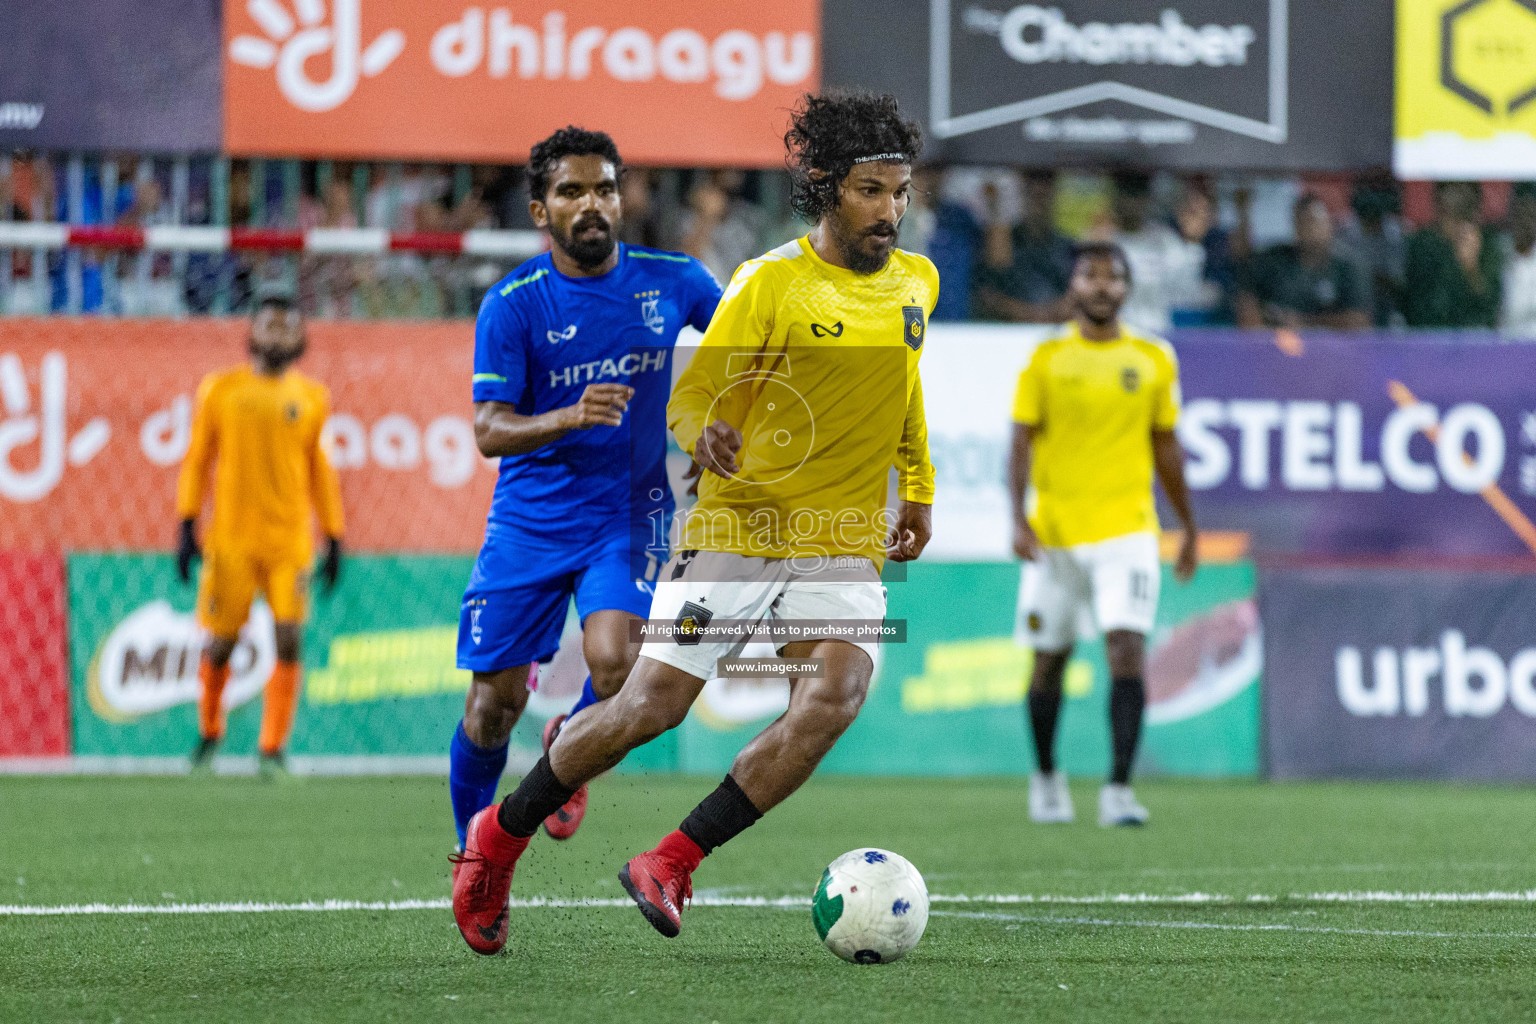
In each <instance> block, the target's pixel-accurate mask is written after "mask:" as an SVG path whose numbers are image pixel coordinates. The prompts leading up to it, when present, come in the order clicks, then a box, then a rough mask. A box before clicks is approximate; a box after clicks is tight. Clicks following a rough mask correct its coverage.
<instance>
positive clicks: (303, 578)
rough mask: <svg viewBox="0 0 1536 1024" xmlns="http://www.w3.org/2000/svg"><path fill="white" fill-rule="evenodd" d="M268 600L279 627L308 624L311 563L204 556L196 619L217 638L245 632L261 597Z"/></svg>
mask: <svg viewBox="0 0 1536 1024" xmlns="http://www.w3.org/2000/svg"><path fill="white" fill-rule="evenodd" d="M257 592H260V593H262V594H265V595H266V598H267V604H268V605H269V606H270V607H271V608H272V617H273V618H274V619H276V620H277V621H278V622H279V623H297V622H302V621H304V615H305V613H306V611H307V609H308V596H309V563H308V562H296V561H293V560H291V559H269V558H264V557H262V556H261V555H260V554H255V553H251V552H245V551H221V550H218V549H215V548H209V549H208V550H207V551H205V552H203V571H202V577H201V579H200V580H199V582H198V589H197V617H198V620H199V621H200V622H201V623H202V625H203V628H204V629H206V630H208V632H210V633H212V634H213V635H214V636H217V637H224V638H226V639H227V638H231V637H234V636H235V635H236V634H238V633H239V632H240V627H241V626H244V625H245V620H246V618H247V617H249V616H250V614H251V602H252V601H254V600H256V594H257Z"/></svg>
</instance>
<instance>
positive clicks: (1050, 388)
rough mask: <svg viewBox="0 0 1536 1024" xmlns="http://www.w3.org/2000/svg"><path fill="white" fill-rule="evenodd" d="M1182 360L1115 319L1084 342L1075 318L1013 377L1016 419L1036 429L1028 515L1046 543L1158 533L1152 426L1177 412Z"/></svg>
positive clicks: (1166, 426)
mask: <svg viewBox="0 0 1536 1024" xmlns="http://www.w3.org/2000/svg"><path fill="white" fill-rule="evenodd" d="M1179 402H1180V398H1179V364H1178V358H1177V357H1176V356H1175V355H1174V352H1173V347H1172V346H1171V345H1169V344H1168V343H1167V342H1166V341H1163V340H1161V339H1160V338H1153V337H1148V336H1144V335H1138V334H1135V333H1132V332H1131V331H1130V330H1128V329H1127V328H1126V327H1125V325H1124V324H1122V325H1121V327H1120V336H1119V337H1118V338H1116V339H1115V340H1113V341H1089V340H1087V339H1086V338H1084V337H1083V335H1082V332H1081V331H1079V330H1078V328H1077V325H1076V324H1075V323H1073V324H1071V325H1069V326H1068V328H1067V330H1066V332H1065V333H1064V334H1062V335H1061V336H1060V337H1056V338H1052V339H1050V340H1048V341H1044V342H1041V344H1040V346H1039V347H1038V348H1036V349H1035V351H1034V354H1033V355H1032V356H1031V357H1030V360H1029V365H1028V366H1026V367H1025V368H1024V372H1023V373H1021V374H1020V375H1019V387H1018V391H1017V392H1016V393H1015V396H1014V401H1013V419H1014V422H1015V423H1022V424H1026V425H1029V426H1033V427H1035V428H1036V432H1035V444H1034V460H1033V463H1032V465H1031V470H1030V482H1031V484H1033V487H1034V495H1033V501H1032V507H1031V509H1030V514H1029V522H1030V525H1031V526H1032V527H1034V530H1035V533H1036V534H1038V535H1039V537H1040V543H1042V544H1045V545H1048V546H1050V547H1071V546H1073V545H1075V544H1092V543H1094V542H1095V541H1101V540H1108V539H1109V538H1111V537H1120V536H1124V535H1125V534H1128V533H1140V532H1144V531H1155V530H1156V529H1157V507H1156V504H1155V502H1154V501H1153V498H1152V477H1153V462H1152V431H1154V430H1172V429H1173V428H1174V426H1175V424H1177V423H1178V419H1179Z"/></svg>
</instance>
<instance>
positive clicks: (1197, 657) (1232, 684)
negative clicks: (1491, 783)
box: [678, 560, 1262, 776]
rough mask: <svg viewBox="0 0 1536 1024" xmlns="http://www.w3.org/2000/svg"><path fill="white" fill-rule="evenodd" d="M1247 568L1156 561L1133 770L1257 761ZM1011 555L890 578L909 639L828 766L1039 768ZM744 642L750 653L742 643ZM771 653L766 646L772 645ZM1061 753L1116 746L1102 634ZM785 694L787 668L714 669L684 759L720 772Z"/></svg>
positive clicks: (1075, 676)
mask: <svg viewBox="0 0 1536 1024" xmlns="http://www.w3.org/2000/svg"><path fill="white" fill-rule="evenodd" d="M1254 580H1255V577H1254V568H1253V565H1252V563H1250V562H1247V561H1243V560H1239V561H1230V562H1225V563H1218V564H1211V565H1207V566H1205V567H1203V568H1202V569H1201V571H1200V575H1199V576H1198V577H1197V578H1196V579H1195V581H1194V582H1193V583H1192V584H1190V585H1187V586H1184V585H1179V584H1176V583H1175V582H1174V581H1173V579H1172V576H1171V574H1170V573H1169V572H1168V571H1167V570H1166V569H1165V570H1164V580H1163V584H1162V588H1163V589H1162V600H1161V603H1160V605H1159V608H1158V617H1157V624H1156V626H1155V627H1154V629H1153V631H1152V634H1151V636H1150V637H1149V638H1148V650H1149V652H1150V653H1149V656H1148V664H1147V701H1148V705H1147V730H1146V734H1145V736H1144V737H1143V740H1142V748H1141V749H1142V753H1141V762H1140V763H1141V769H1140V770H1142V771H1144V772H1147V773H1151V774H1161V775H1188V776H1251V775H1254V774H1255V773H1256V772H1257V771H1258V750H1259V685H1260V675H1261V669H1262V653H1261V638H1260V629H1259V621H1258V614H1257V609H1256V607H1255V603H1254ZM1018 583H1019V569H1018V565H1017V564H1016V563H1013V562H986V563H976V562H971V563H963V562H962V563H947V564H945V563H935V564H929V563H927V562H925V561H924V562H916V563H914V564H913V565H912V566H911V567H910V568H909V570H908V576H907V579H906V580H905V581H903V582H900V583H891V584H890V585H889V586H888V588H887V589H888V591H889V607H888V610H887V619H888V621H895V620H901V621H905V622H906V623H907V642H906V643H904V644H888V645H886V646H884V647H883V648H882V649H881V652H880V658H879V660H878V662H877V664H876V668H875V680H874V683H873V685H872V687H871V689H870V693H869V697H868V699H867V700H866V701H865V704H864V709H863V711H862V712H861V713H860V715H859V718H858V720H857V721H856V722H855V723H854V724H853V726H852V728H850V729H849V730H848V732H847V734H846V735H844V736H843V738H842V739H841V740H839V741H838V744H837V746H836V747H834V748H833V750H832V752H831V753H830V754H829V755H828V756H827V759H826V761H825V767H826V768H827V769H828V770H829V771H835V772H840V773H845V774H876V775H1014V774H1022V773H1026V772H1028V771H1029V770H1030V768H1031V766H1032V763H1033V762H1032V757H1031V754H1030V750H1029V745H1028V743H1029V741H1028V740H1027V739H1026V738H1025V719H1024V696H1025V692H1026V681H1027V679H1028V677H1029V670H1030V659H1031V654H1030V651H1029V650H1028V649H1027V648H1023V647H1020V646H1018V645H1017V644H1016V643H1015V642H1014V639H1013V619H1014V608H1015V604H1016V600H1017V596H1018ZM749 653H750V652H749ZM765 653H766V651H765ZM1064 686H1065V693H1066V697H1067V699H1066V701H1065V703H1064V704H1063V705H1062V716H1063V717H1062V724H1061V729H1062V740H1061V744H1060V749H1061V750H1062V759H1061V764H1062V767H1063V769H1064V770H1065V771H1067V772H1069V773H1071V774H1074V775H1079V774H1081V775H1097V774H1099V773H1101V772H1103V771H1104V770H1105V768H1106V766H1107V764H1108V759H1109V740H1108V737H1107V735H1106V730H1105V728H1104V723H1105V721H1106V718H1107V715H1108V700H1109V669H1108V665H1107V663H1106V662H1105V660H1104V645H1103V642H1102V641H1101V640H1099V639H1098V638H1092V639H1084V641H1083V642H1081V643H1080V644H1079V645H1078V646H1077V648H1076V650H1075V652H1074V655H1073V658H1072V660H1071V662H1070V663H1069V664H1068V666H1067V674H1066V679H1065V683H1064ZM788 703H789V687H788V684H787V683H785V682H782V681H777V682H770V681H766V680H765V681H761V682H759V681H754V680H739V679H732V680H726V679H714V680H711V681H710V682H708V683H707V684H705V687H704V692H703V694H701V695H700V697H699V699H698V701H697V702H696V703H695V704H694V707H693V711H692V713H691V714H690V715H689V717H688V720H687V721H686V722H685V723H684V724H683V727H682V729H681V730H680V733H681V735H680V738H679V741H678V742H679V754H678V756H679V767H680V768H682V769H683V770H685V771H691V772H701V773H705V774H709V773H716V772H723V771H725V770H727V769H728V768H729V767H730V765H731V761H732V759H733V758H734V757H735V756H736V753H737V751H739V750H740V749H741V748H742V746H743V745H744V744H745V743H746V742H747V741H748V740H749V739H751V738H752V736H754V735H756V734H757V733H758V732H759V731H761V730H762V728H763V727H764V726H766V725H767V724H768V723H769V722H770V721H772V720H773V719H774V718H776V717H778V716H779V715H780V714H782V713H783V712H784V710H785V708H787V707H788Z"/></svg>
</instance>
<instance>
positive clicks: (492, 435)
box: [475, 384, 635, 459]
mask: <svg viewBox="0 0 1536 1024" xmlns="http://www.w3.org/2000/svg"><path fill="white" fill-rule="evenodd" d="M634 395H635V389H634V388H632V387H629V386H628V385H626V384H588V385H587V387H586V390H584V391H583V392H582V393H581V397H580V398H578V399H577V400H576V401H575V402H574V403H572V404H571V405H567V406H562V407H561V408H559V409H551V410H550V411H549V412H544V413H539V414H537V415H534V416H525V415H523V414H522V413H520V412H518V411H517V408H516V407H515V406H513V405H511V404H509V403H507V402H476V403H475V443H476V445H478V446H479V448H480V454H481V455H484V456H485V457H486V458H488V459H494V458H500V457H501V456H504V455H526V454H528V453H529V452H531V451H536V450H538V449H539V448H542V447H544V446H545V445H546V444H549V443H550V442H551V441H556V440H558V439H560V438H562V437H564V436H565V435H566V434H569V433H570V432H571V431H573V430H588V429H590V428H592V427H616V426H618V425H619V424H620V423H622V422H623V421H624V412H625V410H627V409H628V408H629V400H630V399H631V398H633V397H634Z"/></svg>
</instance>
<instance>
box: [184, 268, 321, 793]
mask: <svg viewBox="0 0 1536 1024" xmlns="http://www.w3.org/2000/svg"><path fill="white" fill-rule="evenodd" d="M305 344H306V338H305V334H304V323H303V320H302V318H301V317H300V315H299V311H298V310H296V309H294V308H293V306H292V305H291V304H290V303H289V302H288V301H287V300H286V299H283V298H280V297H269V298H266V299H264V300H263V301H262V302H261V303H260V304H259V305H258V307H257V309H256V312H255V315H254V317H253V318H252V320H251V335H250V352H251V362H250V364H249V365H247V366H239V367H234V368H232V369H228V370H220V371H218V372H216V373H211V374H209V375H208V376H207V377H205V378H203V382H202V384H201V385H200V386H199V387H198V390H197V404H196V407H195V409H194V411H193V414H192V441H191V445H190V447H189V448H188V449H187V457H186V459H185V461H183V462H182V464H181V476H180V479H179V480H178V482H177V485H176V514H177V516H178V517H179V518H180V520H181V535H180V542H179V545H178V551H177V559H176V568H177V572H178V573H179V574H180V576H181V579H182V581H183V582H187V581H188V580H189V579H190V573H191V566H192V560H193V559H194V558H197V557H198V556H199V555H200V554H201V555H202V556H203V569H202V578H201V580H200V582H199V586H198V596H197V614H198V620H199V622H200V623H201V625H202V626H203V628H204V629H206V630H207V631H208V633H209V634H210V639H209V642H208V647H207V649H206V650H205V651H204V653H203V658H202V662H201V664H200V665H199V666H198V680H199V682H200V684H201V685H200V690H199V695H198V702H197V711H198V715H197V720H198V733H199V735H200V737H201V739H200V741H199V743H198V745H197V749H196V750H195V751H193V754H192V765H193V768H194V770H196V769H199V768H203V767H207V766H208V765H209V762H210V759H211V758H212V756H213V752H214V750H215V749H216V748H217V747H218V744H219V741H220V740H221V739H223V737H224V710H223V707H222V706H221V703H220V701H221V699H222V696H223V693H224V684H225V683H226V682H227V681H228V679H229V659H230V655H231V654H233V653H234V649H235V644H236V641H237V640H238V639H239V633H240V628H241V627H242V626H244V625H245V621H246V618H247V616H248V615H249V614H250V610H251V603H252V601H254V600H255V597H256V594H257V592H258V591H259V592H261V593H262V594H264V595H265V596H266V599H267V604H268V605H270V606H271V608H272V617H273V618H274V619H275V620H276V622H277V630H276V632H277V666H276V667H275V668H274V669H273V671H272V677H271V678H270V679H269V680H268V681H267V686H266V691H265V693H264V694H263V699H262V710H261V734H260V737H259V739H258V741H257V746H258V748H259V751H260V758H259V760H258V766H259V770H260V771H261V773H262V774H263V775H271V774H276V773H280V772H282V771H283V770H284V768H285V764H284V760H283V751H284V749H285V747H286V746H287V742H288V734H289V731H290V730H291V728H292V726H293V714H294V709H295V707H296V705H297V702H298V697H299V685H300V635H301V632H302V630H303V626H304V616H305V609H306V604H307V597H308V590H309V579H310V564H311V562H312V560H313V558H314V541H313V527H312V525H311V517H312V516H313V517H315V518H318V519H319V521H320V528H321V530H322V531H324V533H325V536H326V537H327V538H328V542H327V548H326V553H325V560H324V562H323V563H322V564H321V567H320V575H321V578H322V579H323V580H324V581H325V584H326V588H327V589H328V590H329V589H330V588H331V587H334V586H335V584H336V577H337V574H338V572H339V571H340V568H341V534H342V515H341V489H340V486H339V485H338V482H337V479H336V471H335V469H333V468H332V466H331V463H330V460H329V459H328V458H327V457H326V455H325V451H324V449H323V448H322V446H321V443H320V432H321V429H322V428H323V427H324V426H325V420H326V417H327V416H328V415H329V414H330V406H331V399H330V394H329V392H327V391H326V389H325V387H324V386H323V385H321V384H320V383H318V382H316V381H313V380H310V379H309V378H308V377H305V376H304V375H303V374H301V373H299V372H298V371H296V370H293V369H290V367H291V366H292V365H293V363H294V362H295V361H297V360H298V358H299V357H300V356H302V355H303V354H304V347H305ZM210 466H212V468H213V516H212V521H211V522H210V523H209V526H208V531H207V534H206V537H205V540H206V545H205V548H206V551H205V552H202V551H199V548H198V544H197V535H196V530H195V526H196V522H197V517H198V515H199V514H200V513H201V511H202V507H203V496H204V492H205V490H206V488H207V481H208V475H209V467H210Z"/></svg>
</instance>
